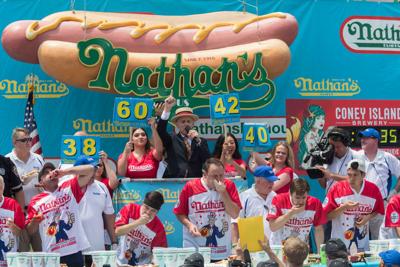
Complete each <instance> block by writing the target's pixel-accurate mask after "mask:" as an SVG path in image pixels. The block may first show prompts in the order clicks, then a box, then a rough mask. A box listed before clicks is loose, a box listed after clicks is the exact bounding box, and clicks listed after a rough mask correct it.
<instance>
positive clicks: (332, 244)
mask: <svg viewBox="0 0 400 267" xmlns="http://www.w3.org/2000/svg"><path fill="white" fill-rule="evenodd" d="M325 252H326V256H327V257H328V259H329V260H333V259H337V258H342V259H347V257H348V256H349V253H347V248H346V245H345V244H344V243H343V241H342V240H341V239H339V238H331V239H329V240H328V241H327V242H326V245H325Z"/></svg>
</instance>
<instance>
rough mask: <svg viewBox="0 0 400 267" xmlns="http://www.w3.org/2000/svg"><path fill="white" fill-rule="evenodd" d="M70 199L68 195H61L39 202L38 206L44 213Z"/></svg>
mask: <svg viewBox="0 0 400 267" xmlns="http://www.w3.org/2000/svg"><path fill="white" fill-rule="evenodd" d="M70 201H71V196H70V195H63V196H61V197H58V198H56V199H53V200H50V201H46V203H42V204H40V205H39V207H38V208H39V211H40V212H41V213H46V212H48V211H51V210H54V209H58V208H59V207H60V206H64V205H65V204H66V203H68V202H70Z"/></svg>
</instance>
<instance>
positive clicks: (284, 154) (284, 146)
mask: <svg viewBox="0 0 400 267" xmlns="http://www.w3.org/2000/svg"><path fill="white" fill-rule="evenodd" d="M271 154H272V155H271V160H270V161H271V164H272V166H275V164H276V163H277V162H279V161H283V162H284V164H285V165H286V166H288V167H290V168H294V156H293V150H292V148H291V147H290V146H289V144H288V143H287V142H285V141H279V142H278V143H277V144H276V145H275V146H274V148H273V149H272V152H271Z"/></svg>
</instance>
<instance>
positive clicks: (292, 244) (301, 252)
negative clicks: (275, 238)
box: [283, 237, 308, 267]
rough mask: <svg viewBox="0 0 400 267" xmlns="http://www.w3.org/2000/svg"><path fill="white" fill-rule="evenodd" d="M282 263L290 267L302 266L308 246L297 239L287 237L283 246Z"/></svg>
mask: <svg viewBox="0 0 400 267" xmlns="http://www.w3.org/2000/svg"><path fill="white" fill-rule="evenodd" d="M283 254H284V261H286V262H287V263H288V265H289V266H291V267H300V266H303V263H304V261H305V259H306V258H307V256H308V245H307V243H306V242H304V241H303V240H301V239H300V238H298V237H289V238H288V239H287V240H286V241H285V244H284V245H283Z"/></svg>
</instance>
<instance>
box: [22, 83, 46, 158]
mask: <svg viewBox="0 0 400 267" xmlns="http://www.w3.org/2000/svg"><path fill="white" fill-rule="evenodd" d="M33 89H34V86H33V84H32V83H30V84H29V91H28V100H27V101H26V107H25V118H24V128H26V129H28V130H29V136H30V137H32V147H31V152H34V153H36V154H39V155H42V145H41V144H40V139H39V132H38V130H37V125H36V120H35V115H34V114H33V105H34V103H35V100H34V97H33V91H34V90H33Z"/></svg>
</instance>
